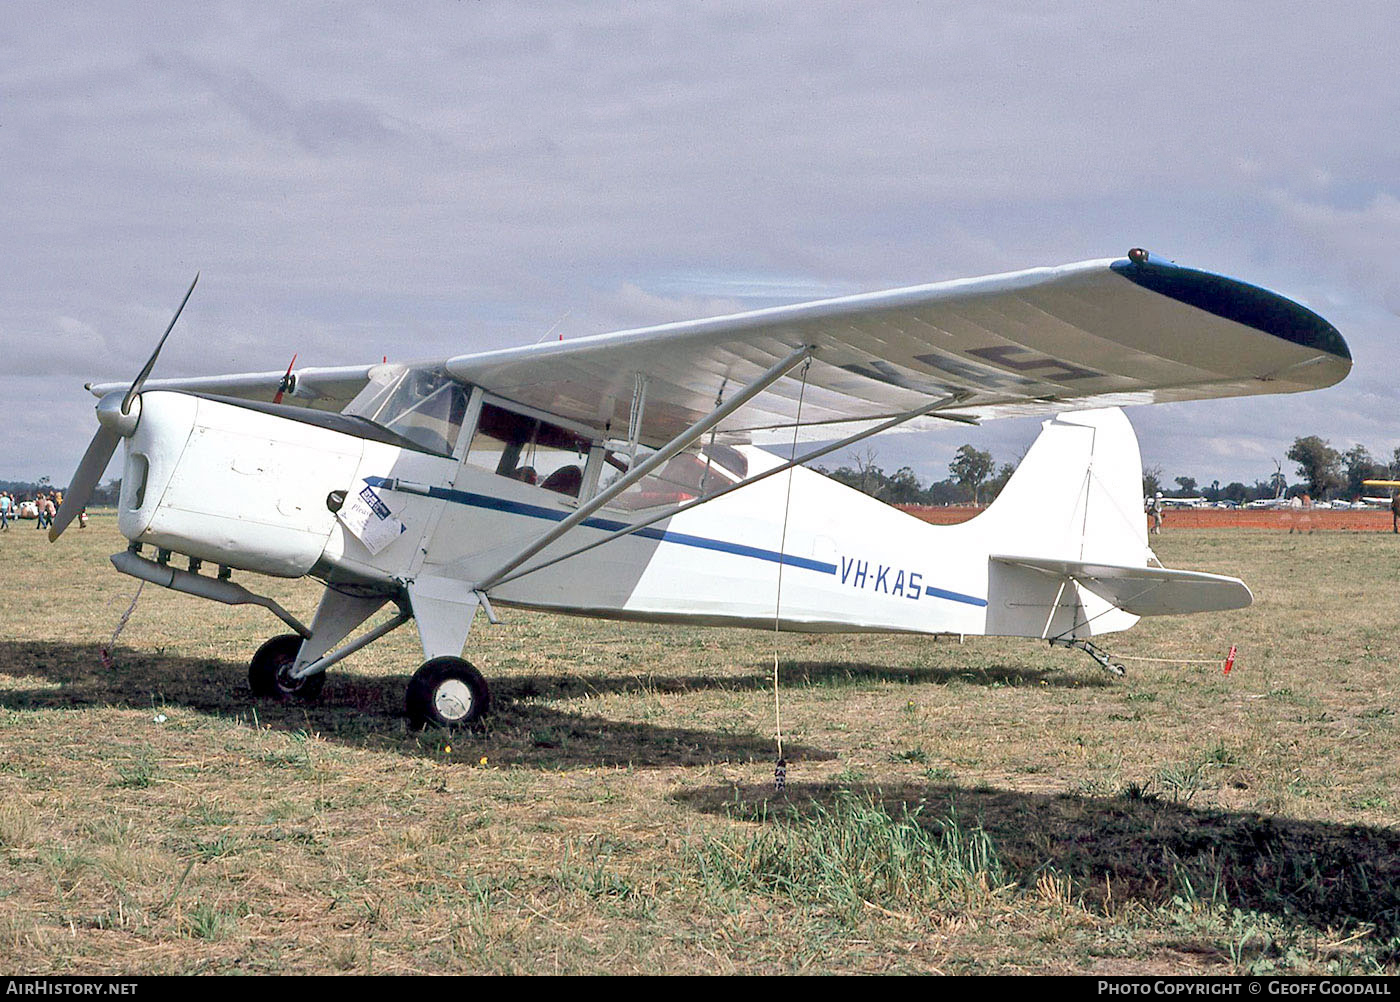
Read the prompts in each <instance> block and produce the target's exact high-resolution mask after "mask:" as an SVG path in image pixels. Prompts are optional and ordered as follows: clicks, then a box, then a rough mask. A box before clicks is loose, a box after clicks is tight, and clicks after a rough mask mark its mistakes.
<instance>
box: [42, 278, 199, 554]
mask: <svg viewBox="0 0 1400 1002" xmlns="http://www.w3.org/2000/svg"><path fill="white" fill-rule="evenodd" d="M198 283H199V273H198V272H196V273H195V276H194V281H193V282H191V283H190V287H189V289H187V290H186V291H185V298H184V299H182V300H180V305H179V307H178V308H176V310H175V315H174V316H173V317H171V318H170V325H169V326H168V327H166V328H165V333H164V334H162V335H161V336H160V340H159V341H158V342H157V343H156V350H155V351H153V352H151V357H150V358H148V359H146V364H145V365H144V366H142V367H141V372H140V373H139V374H138V375H137V376H136V378H135V379H133V380H132V381H131V388H130V389H128V390H127V391H126V393H125V394H123V395H122V396H121V398H120V400H118V395H117V393H116V392H113V393H109V394H107V396H105V397H103V398H102V399H101V400H99V401H98V402H97V423H98V428H97V434H96V435H94V436H92V441H91V442H89V443H88V447H87V452H85V453H83V458H82V460H81V461H80V462H79V463H78V468H77V469H76V470H74V471H73V480H72V482H71V483H70V484H69V485H68V493H66V494H65V495H64V496H63V506H62V507H61V508H59V509H58V514H56V515H55V516H54V519H53V524H52V525H50V526H49V542H51V543H52V542H53V541H54V540H55V539H57V538H58V537H59V536H61V535H63V530H64V529H66V528H68V526H69V525H70V524H71V523H72V521H73V520H74V519H75V518H77V517H78V513H79V512H81V511H82V510H83V509H84V508H86V507H87V506H88V502H89V501H91V500H92V492H93V489H94V488H96V487H97V481H98V478H100V477H101V476H102V471H103V470H105V469H107V464H108V463H109V462H111V460H112V454H113V453H115V452H116V451H117V445H118V443H120V442H121V440H122V439H123V438H125V437H127V436H128V435H130V434H131V433H132V432H134V431H135V430H136V423H137V422H138V421H139V420H140V419H141V406H140V404H141V401H140V393H141V387H142V386H144V385H145V384H146V377H147V376H149V375H150V374H151V370H152V369H153V368H155V364H156V358H157V357H159V355H160V350H161V349H162V348H164V347H165V339H166V338H168V337H169V336H170V332H171V331H172V330H174V328H175V321H177V320H179V319H180V314H181V313H182V312H183V311H184V309H185V304H186V303H188V302H189V301H190V294H191V293H192V292H194V287H195V286H196V285H197V284H198ZM133 403H135V404H136V412H135V413H134V414H133V413H132V409H131V407H132V404H133Z"/></svg>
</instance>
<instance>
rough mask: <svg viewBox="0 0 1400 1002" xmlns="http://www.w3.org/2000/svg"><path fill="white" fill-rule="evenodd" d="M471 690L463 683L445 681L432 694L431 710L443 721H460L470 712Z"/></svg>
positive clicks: (454, 680)
mask: <svg viewBox="0 0 1400 1002" xmlns="http://www.w3.org/2000/svg"><path fill="white" fill-rule="evenodd" d="M472 702H473V699H472V690H471V687H470V686H468V685H467V684H466V683H465V682H462V681H460V680H458V679H455V678H449V679H446V680H445V681H444V682H443V683H442V684H441V685H439V686H438V687H437V691H435V692H434V693H433V708H434V709H435V710H437V712H438V714H439V715H440V716H441V717H442V718H443V719H444V720H461V719H463V718H464V717H466V716H467V715H468V714H469V713H471V711H472Z"/></svg>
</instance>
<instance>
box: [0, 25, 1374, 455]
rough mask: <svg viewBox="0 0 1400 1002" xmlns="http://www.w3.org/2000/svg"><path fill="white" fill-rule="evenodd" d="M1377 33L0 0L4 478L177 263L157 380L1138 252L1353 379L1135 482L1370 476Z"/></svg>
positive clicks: (119, 370)
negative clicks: (1255, 308) (1236, 295)
mask: <svg viewBox="0 0 1400 1002" xmlns="http://www.w3.org/2000/svg"><path fill="white" fill-rule="evenodd" d="M80 7H86V8H88V9H89V11H90V12H87V13H83V12H80V10H79V8H80ZM1397 27H1400V24H1398V23H1397V19H1396V14H1395V8H1394V5H1393V4H1390V3H1375V4H1367V3H1362V2H1351V3H1347V4H1331V3H1327V4H1323V3H1318V4H1305V3H1290V4H1280V3H1278V2H1276V0H1270V2H1257V3H1256V2H1236V3H1227V4H1221V3H1218V2H1211V3H1199V4H1198V3H1191V2H1177V3H1171V4H1106V3H1102V2H1099V3H1080V4H1076V3H1063V4H1057V5H1038V4H995V3H986V4H966V3H923V4H877V3H869V2H867V3H859V4H824V3H812V2H803V3H778V2H764V3H728V2H706V3H690V4H685V3H650V4H641V3H637V4H632V3H629V4H622V3H617V4H604V3H597V2H595V3H587V4H581V5H577V6H573V5H568V4H563V3H550V4H539V5H532V4H527V3H516V2H513V3H505V2H490V0H485V2H476V3H473V2H447V0H430V2H422V3H416V4H393V5H390V4H359V3H299V2H287V3H280V4H277V5H271V4H249V3H205V4H199V5H171V4H160V3H149V4H119V3H104V4H90V5H58V4H25V5H12V6H11V7H10V8H8V9H7V10H6V15H5V18H4V20H3V23H0V184H2V185H3V187H0V194H2V195H3V198H0V212H2V213H3V216H0V219H3V225H0V251H2V252H3V264H2V266H0V345H3V348H4V355H3V363H0V416H2V417H0V421H2V422H3V423H2V424H0V428H3V433H2V434H0V479H12V478H13V479H30V478H37V477H39V476H42V475H48V476H51V477H52V478H53V479H54V481H55V482H57V483H64V482H66V481H67V479H68V477H69V475H70V474H71V471H72V469H73V468H74V466H75V465H76V463H77V461H78V458H79V457H80V456H81V454H82V451H83V449H84V447H85V446H86V443H87V440H88V438H89V437H90V436H91V434H92V431H93V428H94V427H95V425H94V421H93V418H92V399H91V397H89V396H88V395H87V394H86V393H85V392H84V391H83V389H82V384H83V383H84V382H85V381H87V380H89V379H93V378H99V377H100V378H130V377H132V376H134V375H135V373H136V371H137V370H138V369H139V368H140V365H141V363H142V361H143V360H144V357H145V355H146V354H147V353H148V352H149V350H150V347H151V345H152V344H153V342H154V340H155V338H156V337H158V336H159V334H160V332H161V330H163V329H164V325H165V323H166V321H167V320H168V318H169V315H170V313H171V311H172V310H173V308H174V306H175V304H176V303H178V302H179V298H180V296H181V294H182V293H183V291H184V288H185V286H186V285H187V284H188V282H189V280H190V278H191V277H192V276H193V274H194V273H195V271H196V270H199V271H201V272H202V274H203V277H202V278H201V280H200V285H199V288H198V290H197V291H196V293H195V296H194V298H193V299H192V300H191V302H190V306H189V308H188V309H187V310H186V312H185V316H184V318H183V319H182V320H181V323H180V326H179V327H177V329H176V332H175V334H174V335H172V338H171V342H170V344H169V345H168V346H167V348H166V351H165V353H164V354H163V355H162V357H161V360H160V364H159V366H158V369H157V373H156V374H157V375H158V376H178V375H191V374H201V373H214V372H228V371H246V370H266V369H275V368H279V367H282V366H285V365H286V363H287V362H288V361H289V360H290V357H291V354H292V352H294V351H295V352H298V353H300V358H299V362H298V364H307V365H334V364H346V363H358V362H364V361H369V360H375V359H378V358H379V357H380V356H382V355H388V356H389V357H390V358H391V359H399V360H408V359H416V358H428V357H434V356H446V355H451V354H457V353H461V352H465V351H470V350H473V349H478V348H493V347H501V346H506V345H513V344H521V343H532V342H534V341H536V340H538V339H540V338H541V337H542V336H543V335H545V334H546V333H547V332H549V331H551V330H556V329H557V331H559V332H562V333H564V334H565V335H566V336H578V335H582V334H591V333H597V332H600V331H606V330H613V329H618V328H624V327H631V326H637V325H641V324H647V323H653V322H661V321H666V320H675V319H684V318H690V317H696V316H704V315H710V314H715V313H722V312H731V311H733V310H735V309H744V308H752V307H758V306H767V305H774V304H777V303H782V302H794V301H799V300H802V299H809V298H816V297H821V296H827V295H838V294H844V293H850V292H857V291H862V290H871V289H879V288H887V287H894V286H899V285H909V284H917V283H923V282H930V281H938V280H942V279H950V278H959V277H967V276H972V275H979V274H987V273H992V272H998V271H1007V270H1015V269H1020V268H1025V267H1030V266H1034V265H1044V264H1058V263H1064V262H1069V261H1076V260H1081V259H1085V258H1096V257H1107V256H1116V255H1121V254H1123V253H1124V252H1125V251H1126V250H1127V249H1128V248H1129V247H1132V246H1144V247H1147V248H1149V249H1151V250H1153V251H1154V252H1156V253H1159V254H1163V255H1164V256H1167V257H1171V258H1173V259H1175V260H1177V261H1179V262H1181V263H1183V264H1189V265H1192V266H1196V267H1202V268H1207V269H1210V270H1214V271H1219V272H1223V273H1225V274H1229V275H1233V276H1236V277H1239V278H1243V279H1246V280H1248V281H1252V282H1255V283H1257V284H1260V285H1264V286H1266V287H1269V288H1272V289H1276V290H1278V291H1281V292H1284V293H1286V294H1288V295H1290V296H1293V297H1294V298H1297V299H1300V300H1302V301H1303V302H1305V303H1307V304H1308V305H1309V306H1311V307H1312V308H1314V309H1316V310H1318V311H1319V312H1320V313H1322V314H1323V315H1324V316H1326V317H1327V318H1328V319H1329V320H1331V321H1332V322H1333V323H1334V324H1336V326H1337V327H1338V328H1339V329H1340V330H1341V331H1342V332H1343V334H1344V335H1345V336H1346V338H1347V340H1348V341H1349V343H1350V344H1351V346H1352V350H1353V354H1354V356H1355V358H1356V369H1355V370H1354V372H1353V374H1352V376H1351V377H1349V378H1348V379H1347V380H1346V381H1345V382H1343V383H1342V384H1341V385H1340V386H1338V387H1334V388H1332V389H1330V390H1326V391H1322V392H1319V393H1313V394H1306V395H1302V396H1294V397H1265V398H1255V399H1251V400H1247V401H1237V402H1210V403H1206V402H1203V403H1194V404H1180V405H1173V406H1170V407H1160V408H1138V409H1135V410H1134V411H1132V412H1131V413H1130V416H1131V417H1132V419H1133V421H1134V423H1135V425H1136V426H1137V428H1138V431H1139V435H1140V437H1141V439H1142V442H1143V452H1144V457H1145V461H1146V463H1147V464H1148V465H1158V466H1161V467H1162V468H1163V470H1164V472H1165V473H1166V475H1167V477H1168V479H1170V478H1171V477H1174V476H1177V475H1181V474H1186V475H1190V476H1193V477H1195V478H1197V479H1198V480H1200V481H1202V482H1203V483H1209V482H1210V481H1211V480H1213V479H1217V478H1218V479H1220V480H1222V482H1223V481H1226V480H1232V479H1241V480H1244V481H1246V482H1251V481H1253V480H1254V479H1262V478H1266V477H1267V476H1268V475H1269V474H1270V473H1272V472H1273V461H1274V459H1275V458H1280V459H1281V458H1282V457H1283V453H1284V451H1285V450H1286V449H1287V447H1288V445H1289V443H1291V441H1292V440H1293V438H1295V437H1297V436H1299V435H1306V434H1320V435H1322V436H1323V437H1325V438H1328V439H1330V440H1331V442H1332V444H1333V445H1334V446H1338V447H1339V448H1343V449H1345V448H1347V447H1350V445H1352V444H1353V443H1356V442H1361V443H1363V444H1365V445H1367V447H1368V448H1370V449H1371V450H1372V451H1373V452H1375V453H1377V454H1384V455H1386V456H1388V455H1389V454H1390V452H1391V450H1392V449H1394V448H1395V447H1396V446H1400V385H1397V375H1400V348H1398V347H1397V342H1396V334H1397V332H1400V317H1397V313H1400V255H1397V253H1396V252H1397V247H1400V128H1397V125H1400V75H1397V74H1396V73H1395V66H1394V43H1395V40H1396V38H1397ZM1035 429H1036V424H1035V423H1034V422H999V423H993V424H989V425H987V426H986V427H984V428H981V429H972V430H969V429H966V428H961V427H958V428H954V429H950V430H949V431H947V432H941V433H937V434H927V435H923V434H921V435H905V436H898V437H896V438H888V439H883V440H881V441H880V442H879V443H878V445H877V450H878V452H879V457H880V462H881V463H882V465H885V466H886V467H887V468H891V469H892V468H894V467H896V466H899V465H903V464H906V463H908V464H910V465H912V466H913V467H914V468H915V469H916V471H918V472H919V473H920V475H921V476H923V477H925V478H930V477H932V478H935V479H936V478H941V477H943V476H945V475H946V473H947V463H948V461H949V459H950V458H951V456H952V453H953V451H954V450H955V449H956V447H957V446H958V445H959V444H961V443H962V442H965V441H972V442H973V443H974V444H976V445H978V446H979V447H981V448H987V449H990V450H991V451H992V452H993V453H994V455H995V456H996V457H997V458H998V459H999V460H1010V459H1014V458H1015V457H1016V456H1017V455H1018V454H1019V453H1020V452H1021V451H1022V450H1023V449H1024V448H1025V446H1026V445H1027V444H1028V443H1029V441H1030V440H1031V439H1032V438H1033V437H1034V433H1035ZM1291 465H1292V464H1285V466H1286V468H1288V467H1291ZM114 469H115V468H114ZM1289 472H1290V473H1292V470H1291V469H1289Z"/></svg>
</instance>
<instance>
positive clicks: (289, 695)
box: [248, 633, 326, 702]
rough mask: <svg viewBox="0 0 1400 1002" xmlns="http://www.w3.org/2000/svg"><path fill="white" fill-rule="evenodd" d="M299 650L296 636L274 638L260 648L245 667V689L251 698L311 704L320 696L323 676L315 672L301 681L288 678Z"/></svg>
mask: <svg viewBox="0 0 1400 1002" xmlns="http://www.w3.org/2000/svg"><path fill="white" fill-rule="evenodd" d="M299 650H301V637H299V636H298V635H297V634H295V633H284V634H282V635H281V636H280V637H273V638H272V639H271V640H269V641H268V642H267V643H265V644H263V645H262V646H261V647H259V648H258V652H257V653H256V654H254V655H253V660H252V661H250V662H249V663H248V685H249V686H250V687H251V688H252V690H253V695H255V696H265V697H271V698H273V699H278V700H282V701H283V702H285V701H286V700H289V699H300V700H303V701H305V702H311V701H313V700H315V699H316V698H317V697H318V696H320V695H321V687H322V686H324V685H325V684H326V676H325V673H323V672H318V673H317V674H315V675H307V676H306V677H304V678H292V677H291V675H290V674H289V673H290V672H291V670H292V665H294V664H295V663H296V660H297V652H298V651H299Z"/></svg>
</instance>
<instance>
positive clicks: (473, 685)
mask: <svg viewBox="0 0 1400 1002" xmlns="http://www.w3.org/2000/svg"><path fill="white" fill-rule="evenodd" d="M404 703H405V705H406V707H407V710H408V722H409V724H410V725H411V726H412V727H413V728H414V729H415V730H422V729H423V728H424V727H426V726H427V725H428V724H436V725H438V726H439V727H469V726H471V725H473V724H475V723H477V722H478V721H479V720H480V719H481V718H482V717H483V716H484V715H485V714H486V713H487V711H488V710H490V708H491V690H490V689H488V688H487V687H486V679H484V678H482V677H481V672H479V671H477V670H476V668H474V667H473V666H472V665H471V664H470V663H469V662H467V661H463V660H462V659H461V658H453V657H441V658H433V659H432V660H431V661H428V662H425V663H424V664H423V667H421V668H419V669H418V670H417V671H416V672H414V673H413V678H412V680H411V681H410V682H409V683H408V693H407V695H406V696H405V698H404Z"/></svg>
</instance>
